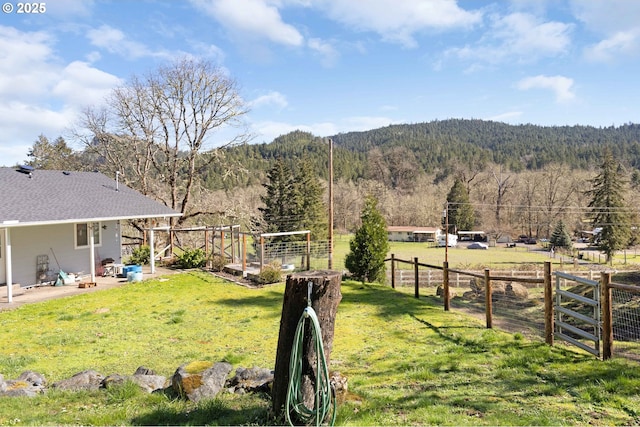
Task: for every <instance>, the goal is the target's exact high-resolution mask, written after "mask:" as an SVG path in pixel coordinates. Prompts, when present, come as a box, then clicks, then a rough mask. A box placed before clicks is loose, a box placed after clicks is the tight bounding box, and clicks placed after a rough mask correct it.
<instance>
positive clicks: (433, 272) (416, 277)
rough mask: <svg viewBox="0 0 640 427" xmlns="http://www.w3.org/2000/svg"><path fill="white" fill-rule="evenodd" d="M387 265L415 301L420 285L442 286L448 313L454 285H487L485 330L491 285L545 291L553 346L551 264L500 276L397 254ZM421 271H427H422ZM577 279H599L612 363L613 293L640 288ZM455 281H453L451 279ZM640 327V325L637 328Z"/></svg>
mask: <svg viewBox="0 0 640 427" xmlns="http://www.w3.org/2000/svg"><path fill="white" fill-rule="evenodd" d="M385 262H390V263H391V268H390V270H391V277H390V279H391V287H392V288H395V287H396V286H397V284H398V283H397V282H398V280H400V281H401V282H400V283H401V284H402V283H403V280H404V279H406V278H407V276H412V278H413V285H414V295H415V298H419V297H420V283H421V282H422V283H424V282H425V281H426V282H427V283H428V284H429V286H432V285H435V284H438V283H440V284H441V286H442V300H443V306H444V310H445V311H449V310H450V306H451V305H450V303H451V290H450V287H451V285H452V284H455V285H456V286H461V284H462V280H464V277H472V278H477V279H480V280H482V281H483V284H484V295H485V297H484V304H485V307H484V311H485V318H486V327H487V328H492V327H493V298H492V294H493V293H492V282H494V281H505V282H517V283H521V284H524V285H525V286H529V287H531V286H534V287H543V288H544V339H545V342H546V343H547V344H549V345H553V343H554V329H555V324H554V316H555V310H554V308H555V307H554V292H553V285H552V272H551V263H550V262H549V261H546V262H545V263H544V269H543V270H542V271H541V272H540V271H538V272H535V271H516V270H513V271H507V272H505V271H499V272H498V273H495V272H491V270H490V269H485V270H484V271H483V272H479V271H463V270H456V269H452V268H449V265H448V262H443V264H442V266H439V265H433V264H425V263H421V262H419V260H418V258H414V259H413V260H403V259H399V258H396V257H395V255H394V254H391V257H390V258H388V259H386V260H385ZM398 264H408V265H411V266H412V267H413V268H412V270H413V271H411V270H406V269H403V270H401V269H398V268H397V265H398ZM420 267H422V268H426V269H428V270H420ZM572 274H573V275H575V276H580V277H583V278H586V279H589V280H594V279H595V278H597V279H598V282H599V292H601V293H602V298H601V307H600V310H601V318H602V322H601V328H602V343H603V351H602V358H603V359H605V360H606V359H609V358H610V357H611V356H612V355H613V337H614V335H613V322H612V313H613V301H612V298H611V291H612V289H619V290H624V291H627V292H631V293H633V294H637V295H640V287H637V286H630V285H624V284H618V283H613V282H612V281H611V273H610V272H600V271H581V272H574V273H572ZM558 276H559V277H558V280H564V281H567V282H570V279H569V278H567V277H568V275H558ZM452 278H453V279H452ZM636 326H638V327H640V325H636Z"/></svg>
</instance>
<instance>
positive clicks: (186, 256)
mask: <svg viewBox="0 0 640 427" xmlns="http://www.w3.org/2000/svg"><path fill="white" fill-rule="evenodd" d="M176 264H177V266H178V268H200V267H204V266H205V265H206V264H207V255H206V254H205V253H204V251H203V250H202V249H200V248H195V249H185V251H184V252H182V253H181V254H180V255H178V256H177V257H176Z"/></svg>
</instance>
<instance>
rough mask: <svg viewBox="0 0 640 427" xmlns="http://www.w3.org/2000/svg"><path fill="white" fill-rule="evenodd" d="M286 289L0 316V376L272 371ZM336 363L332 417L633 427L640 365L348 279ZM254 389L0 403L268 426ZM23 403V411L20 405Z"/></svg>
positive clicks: (210, 285) (38, 412)
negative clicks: (337, 388)
mask: <svg viewBox="0 0 640 427" xmlns="http://www.w3.org/2000/svg"><path fill="white" fill-rule="evenodd" d="M283 291H284V285H283V284H278V285H272V286H268V287H264V288H261V289H248V288H244V287H241V286H237V285H235V284H230V283H228V282H224V281H222V280H221V279H217V278H214V277H212V276H210V275H209V274H206V273H201V272H190V273H184V274H178V275H174V276H171V277H168V278H166V279H162V280H150V281H144V282H141V283H131V284H127V285H126V286H123V287H121V288H116V289H112V290H107V291H101V292H96V293H91V294H85V295H81V296H76V297H70V298H65V299H60V300H52V301H47V302H42V303H36V304H32V305H28V306H23V307H21V308H19V309H16V310H13V311H5V312H0V328H2V337H3V345H2V346H1V347H0V373H1V374H3V375H4V377H5V379H10V378H15V377H16V376H18V375H19V374H20V373H21V372H23V371H24V370H27V369H31V370H34V371H37V372H41V373H43V374H44V375H45V376H46V378H47V379H48V380H49V382H50V383H51V382H55V381H58V380H60V379H63V378H67V377H69V376H71V375H73V374H75V373H77V372H80V371H82V370H86V369H96V370H98V371H99V372H101V373H103V374H105V375H108V374H113V373H121V374H131V373H133V371H134V370H135V369H136V368H137V367H138V366H140V365H144V366H146V367H149V368H151V369H154V370H155V371H156V372H158V373H159V374H162V375H166V376H170V375H172V374H173V372H174V371H175V369H176V368H177V367H178V366H180V365H182V364H184V363H187V362H191V361H196V360H208V361H220V360H226V361H229V362H230V363H232V364H233V365H234V367H238V366H243V367H251V366H260V367H267V368H273V365H274V363H275V362H274V361H275V351H276V344H277V334H278V328H279V321H280V310H281V307H282V296H283ZM342 293H343V299H342V302H341V303H340V305H339V308H338V315H337V318H336V327H335V339H334V349H333V354H332V361H331V368H332V369H334V370H339V371H340V372H342V373H343V375H345V376H346V377H347V378H348V380H349V393H348V395H347V396H346V397H345V398H344V401H342V402H341V404H340V406H339V412H338V419H337V424H338V425H586V424H592V425H621V424H624V425H631V424H638V423H640V407H639V406H638V404H637V402H638V401H639V400H638V399H639V398H640V370H639V369H638V366H637V363H634V362H629V361H626V360H622V359H615V358H614V359H613V360H610V361H607V362H602V361H599V360H596V359H595V358H593V357H592V356H589V355H586V354H584V353H582V352H580V351H578V350H573V349H567V348H565V347H562V346H556V347H548V346H546V345H544V344H542V343H539V342H531V341H528V340H527V339H526V338H524V337H523V336H522V335H520V334H507V333H502V332H499V331H496V330H487V329H485V328H484V327H483V326H482V323H481V322H480V321H477V320H475V319H473V318H470V317H467V316H465V315H463V314H461V313H456V312H444V311H443V310H442V308H441V307H440V303H439V301H437V300H435V299H434V298H432V297H423V298H420V299H415V298H412V297H410V296H407V295H405V294H403V293H400V292H396V291H394V290H392V289H390V288H388V287H385V286H382V285H376V284H371V285H363V284H360V283H355V282H350V281H347V282H344V283H343V286H342ZM268 407H269V400H268V397H267V396H261V395H242V396H237V395H231V394H226V393H223V394H220V395H219V397H218V398H216V399H215V400H212V401H204V402H201V403H200V404H193V403H187V402H183V401H181V400H173V399H171V398H168V397H167V396H165V395H163V394H153V395H147V394H144V393H142V392H140V391H139V390H137V389H136V388H135V387H131V386H130V385H125V386H123V387H119V388H115V389H112V390H109V391H104V390H103V391H100V392H76V393H72V392H60V391H55V390H53V391H49V392H48V393H47V394H46V395H43V396H39V397H36V398H2V399H0V425H204V424H209V425H240V424H243V425H247V424H254V425H255V424H259V425H265V424H274V423H277V422H278V420H274V419H271V418H269V415H268ZM27 408H28V410H26V409H27Z"/></svg>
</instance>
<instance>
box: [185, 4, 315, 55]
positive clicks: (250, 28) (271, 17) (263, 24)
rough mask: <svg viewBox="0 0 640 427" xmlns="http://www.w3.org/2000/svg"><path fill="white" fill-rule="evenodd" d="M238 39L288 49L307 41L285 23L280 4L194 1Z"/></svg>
mask: <svg viewBox="0 0 640 427" xmlns="http://www.w3.org/2000/svg"><path fill="white" fill-rule="evenodd" d="M191 3H192V4H193V5H195V6H196V7H197V8H199V9H200V10H203V11H204V12H205V13H207V14H209V15H210V16H212V17H213V18H215V19H216V20H217V21H218V22H219V23H220V24H221V25H223V26H225V27H226V28H227V29H228V30H229V31H231V32H232V33H233V34H234V35H235V36H237V37H242V38H257V39H261V38H266V39H268V40H269V41H271V42H273V43H277V44H282V45H286V46H302V45H303V43H304V37H303V36H302V34H300V32H299V31H298V30H297V29H296V28H295V27H293V26H292V25H289V24H287V23H285V22H284V21H283V20H282V17H281V16H280V11H279V10H278V7H277V5H276V4H273V2H269V1H265V0H216V1H209V0H191Z"/></svg>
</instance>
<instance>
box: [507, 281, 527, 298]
mask: <svg viewBox="0 0 640 427" xmlns="http://www.w3.org/2000/svg"><path fill="white" fill-rule="evenodd" d="M505 295H506V296H507V297H509V298H512V299H517V300H526V299H528V298H529V291H528V290H527V288H525V287H524V286H523V285H521V284H520V283H509V284H507V287H506V289H505Z"/></svg>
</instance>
